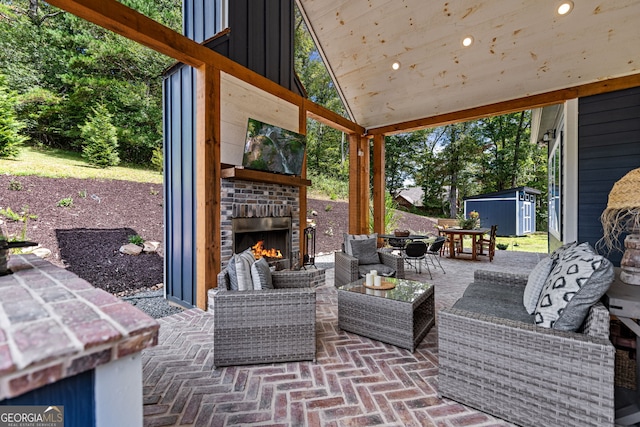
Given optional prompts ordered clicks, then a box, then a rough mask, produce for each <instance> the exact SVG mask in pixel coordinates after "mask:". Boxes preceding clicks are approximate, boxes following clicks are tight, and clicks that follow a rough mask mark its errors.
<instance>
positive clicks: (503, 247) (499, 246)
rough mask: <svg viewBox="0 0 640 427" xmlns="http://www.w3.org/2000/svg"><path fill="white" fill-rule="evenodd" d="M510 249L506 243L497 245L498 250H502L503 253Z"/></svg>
mask: <svg viewBox="0 0 640 427" xmlns="http://www.w3.org/2000/svg"><path fill="white" fill-rule="evenodd" d="M508 247H509V245H508V244H506V243H496V248H498V249H500V250H501V251H504V250H505V249H507V248H508Z"/></svg>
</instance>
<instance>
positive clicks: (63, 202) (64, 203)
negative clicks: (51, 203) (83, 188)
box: [56, 197, 73, 208]
mask: <svg viewBox="0 0 640 427" xmlns="http://www.w3.org/2000/svg"><path fill="white" fill-rule="evenodd" d="M72 205H73V199H72V198H71V197H65V198H64V199H60V200H58V203H56V206H58V207H61V208H68V207H71V206H72Z"/></svg>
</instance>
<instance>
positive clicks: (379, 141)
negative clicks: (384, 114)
mask: <svg viewBox="0 0 640 427" xmlns="http://www.w3.org/2000/svg"><path fill="white" fill-rule="evenodd" d="M384 164H385V147H384V135H374V137H373V231H374V232H375V233H378V235H380V234H385V232H386V230H385V224H384V217H385V203H384V198H385V193H386V181H385V174H384ZM378 243H379V244H381V243H382V239H378Z"/></svg>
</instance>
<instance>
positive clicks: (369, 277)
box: [366, 273, 373, 286]
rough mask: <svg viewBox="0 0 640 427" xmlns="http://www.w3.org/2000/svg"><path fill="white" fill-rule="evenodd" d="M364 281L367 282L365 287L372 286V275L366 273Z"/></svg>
mask: <svg viewBox="0 0 640 427" xmlns="http://www.w3.org/2000/svg"><path fill="white" fill-rule="evenodd" d="M366 281H367V286H371V285H373V275H372V274H370V273H367V276H366Z"/></svg>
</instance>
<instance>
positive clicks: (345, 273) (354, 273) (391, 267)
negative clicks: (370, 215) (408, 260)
mask: <svg viewBox="0 0 640 427" xmlns="http://www.w3.org/2000/svg"><path fill="white" fill-rule="evenodd" d="M353 237H356V236H355V235H345V243H343V252H336V253H335V255H334V256H335V286H336V287H339V286H342V285H345V284H347V283H351V282H355V281H356V280H358V279H359V278H362V277H365V275H366V273H367V272H368V271H370V270H377V271H378V273H381V271H385V270H386V272H383V273H382V275H392V276H395V277H397V278H399V279H404V259H403V258H402V257H400V256H397V255H394V254H392V253H390V252H385V251H384V250H380V249H378V250H376V249H375V246H374V249H373V252H374V253H369V254H367V255H368V258H371V257H372V256H373V257H374V258H376V260H369V262H368V263H366V264H363V263H362V262H361V261H362V259H363V257H361V259H360V260H359V259H358V258H357V255H356V256H354V255H350V254H349V253H348V252H351V253H352V254H353V252H352V250H351V245H350V243H349V242H347V240H351V239H352V238H353ZM372 239H373V241H375V240H376V239H377V234H372V235H358V237H356V238H355V240H361V241H363V240H367V241H370V242H371V240H372ZM373 261H375V262H373ZM387 272H388V273H387Z"/></svg>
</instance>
